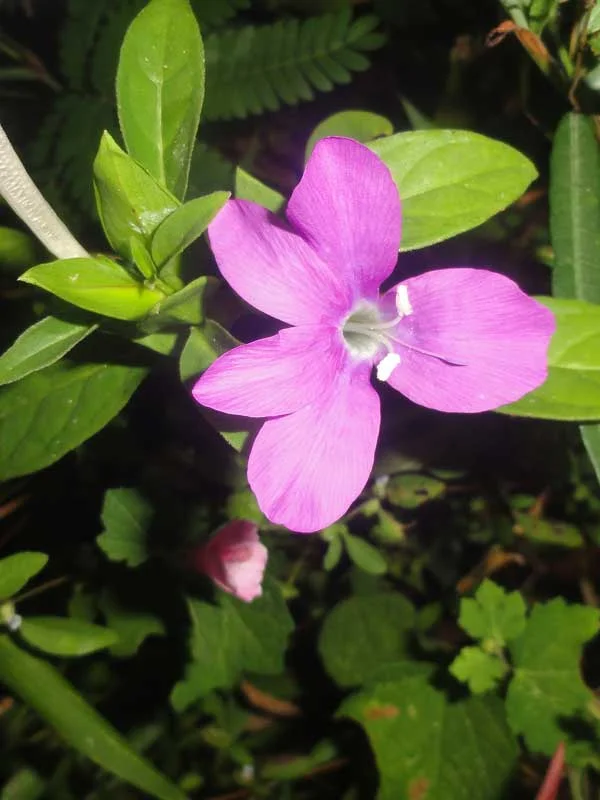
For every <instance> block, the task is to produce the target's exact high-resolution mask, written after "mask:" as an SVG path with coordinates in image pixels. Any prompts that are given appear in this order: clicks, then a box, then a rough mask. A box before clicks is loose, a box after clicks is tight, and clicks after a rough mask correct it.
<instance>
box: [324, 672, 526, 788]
mask: <svg viewBox="0 0 600 800" xmlns="http://www.w3.org/2000/svg"><path fill="white" fill-rule="evenodd" d="M398 666H400V665H398ZM416 667H417V665H416V664H414V662H411V663H410V664H408V665H407V668H406V670H405V672H406V674H405V676H402V674H401V671H400V670H399V669H396V670H394V671H395V672H397V673H399V674H397V675H396V676H395V677H394V676H393V675H390V679H389V680H381V681H380V682H378V683H376V684H374V685H370V686H368V687H366V688H365V689H364V690H363V691H362V692H360V693H358V694H355V695H352V696H351V697H349V698H348V699H347V700H345V701H344V703H342V706H341V708H340V711H339V712H338V713H339V714H340V715H341V716H344V717H350V718H351V719H353V720H355V721H356V722H358V723H359V724H360V725H361V726H362V727H363V728H364V729H365V732H366V734H367V736H368V737H369V741H370V743H371V747H372V749H373V753H374V755H375V761H376V763H377V767H378V770H379V792H378V794H377V800H417V798H419V800H420V799H421V798H422V799H423V800H490V798H500V797H506V796H508V795H506V794H505V792H506V789H507V783H508V780H509V778H510V776H511V773H512V771H513V769H514V765H515V761H516V757H517V752H518V749H517V744H516V742H515V740H514V739H513V737H512V736H511V734H510V731H509V730H508V728H507V725H506V721H505V718H504V712H503V707H502V703H501V702H500V701H499V700H498V699H497V698H495V697H485V698H480V697H471V698H469V699H468V700H460V701H455V702H448V700H447V699H446V698H445V697H444V695H443V694H442V693H441V692H439V691H437V690H436V689H434V688H433V686H431V684H430V683H429V680H428V678H427V676H426V675H424V674H422V672H421V673H419V671H418V669H417V668H416Z"/></svg>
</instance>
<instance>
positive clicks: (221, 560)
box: [192, 519, 268, 603]
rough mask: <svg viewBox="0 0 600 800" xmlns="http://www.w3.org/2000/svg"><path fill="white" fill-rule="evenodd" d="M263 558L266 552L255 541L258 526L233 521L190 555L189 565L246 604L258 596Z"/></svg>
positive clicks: (260, 587) (265, 556) (241, 520)
mask: <svg viewBox="0 0 600 800" xmlns="http://www.w3.org/2000/svg"><path fill="white" fill-rule="evenodd" d="M267 556H268V551H267V548H266V547H265V546H264V544H262V543H261V541H260V539H259V537H258V526H257V525H255V524H254V523H253V522H248V520H244V519H235V520H233V521H232V522H228V523H227V525H224V526H223V527H222V528H220V529H219V530H218V531H217V532H216V533H215V534H214V535H213V537H212V538H211V539H210V540H209V541H208V542H207V543H206V544H205V545H204V547H201V548H200V549H198V550H196V551H194V552H193V553H192V563H193V566H194V567H195V569H197V570H199V571H201V572H204V573H205V574H206V575H208V577H209V578H210V579H211V580H212V581H213V582H214V583H216V584H217V586H219V587H220V588H221V589H223V590H224V591H225V592H229V594H232V595H234V597H237V598H239V599H240V600H244V602H246V603H249V602H250V601H251V600H254V598H255V597H260V595H261V594H262V579H263V574H264V571H265V566H266V564H267Z"/></svg>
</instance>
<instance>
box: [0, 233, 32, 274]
mask: <svg viewBox="0 0 600 800" xmlns="http://www.w3.org/2000/svg"><path fill="white" fill-rule="evenodd" d="M37 259H38V248H37V243H36V240H35V239H34V238H33V236H31V235H30V234H29V233H25V232H24V231H18V230H15V229H14V228H5V227H4V226H0V270H10V271H11V272H12V271H15V272H17V271H18V272H20V271H21V270H23V269H26V268H27V267H29V266H31V265H32V264H35V262H36V261H37Z"/></svg>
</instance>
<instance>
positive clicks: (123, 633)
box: [99, 591, 165, 658]
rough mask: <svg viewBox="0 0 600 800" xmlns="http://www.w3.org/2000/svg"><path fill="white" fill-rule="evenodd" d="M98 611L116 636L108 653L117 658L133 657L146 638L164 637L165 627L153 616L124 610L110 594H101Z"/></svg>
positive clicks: (127, 609)
mask: <svg viewBox="0 0 600 800" xmlns="http://www.w3.org/2000/svg"><path fill="white" fill-rule="evenodd" d="M99 605H100V610H101V611H102V613H103V614H104V616H105V617H106V624H107V625H108V627H109V628H110V629H111V630H112V631H114V632H115V633H116V634H117V637H118V639H117V641H116V642H115V643H114V644H112V645H111V648H110V652H111V653H112V655H113V656H116V657H117V658H127V657H129V656H132V655H134V653H137V651H138V650H139V648H140V645H141V644H142V643H143V642H144V641H145V640H146V639H147V638H148V636H164V634H165V626H164V625H163V623H162V620H160V619H159V618H158V617H156V616H155V615H154V614H149V613H147V612H144V611H136V610H133V609H130V608H125V607H124V606H123V605H121V604H120V603H119V602H118V600H117V599H116V597H114V595H112V594H110V592H107V591H105V592H103V594H102V597H101V599H100V604H99Z"/></svg>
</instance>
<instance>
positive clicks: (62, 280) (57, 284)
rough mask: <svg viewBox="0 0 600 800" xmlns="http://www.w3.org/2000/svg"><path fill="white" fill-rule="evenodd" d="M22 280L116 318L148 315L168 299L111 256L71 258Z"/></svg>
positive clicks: (29, 273)
mask: <svg viewBox="0 0 600 800" xmlns="http://www.w3.org/2000/svg"><path fill="white" fill-rule="evenodd" d="M19 280H21V281H24V282H25V283H31V284H33V286H39V287H40V288H41V289H45V290H46V291H47V292H52V294H55V295H56V296H57V297H60V298H61V300H66V301H67V302H68V303H72V304H73V305H74V306H78V307H79V308H85V310H86V311H94V312H95V313H96V314H104V315H105V316H107V317H115V318H116V319H123V320H134V319H140V318H141V317H144V316H145V315H146V314H147V313H148V312H149V311H150V309H151V308H152V307H153V306H155V305H156V304H157V303H158V302H159V301H160V300H162V299H163V298H164V294H163V293H162V292H160V291H158V290H157V289H150V288H148V287H146V286H144V285H143V284H142V283H139V282H138V281H136V280H135V279H134V278H132V276H131V275H130V274H129V272H127V270H126V269H124V268H123V267H121V266H119V264H117V263H115V262H114V261H110V260H109V259H108V258H68V259H63V260H61V261H50V262H49V263H47V264H39V265H38V266H37V267H32V268H31V269H29V270H27V272H25V273H24V274H23V275H21V277H20V278H19Z"/></svg>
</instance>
